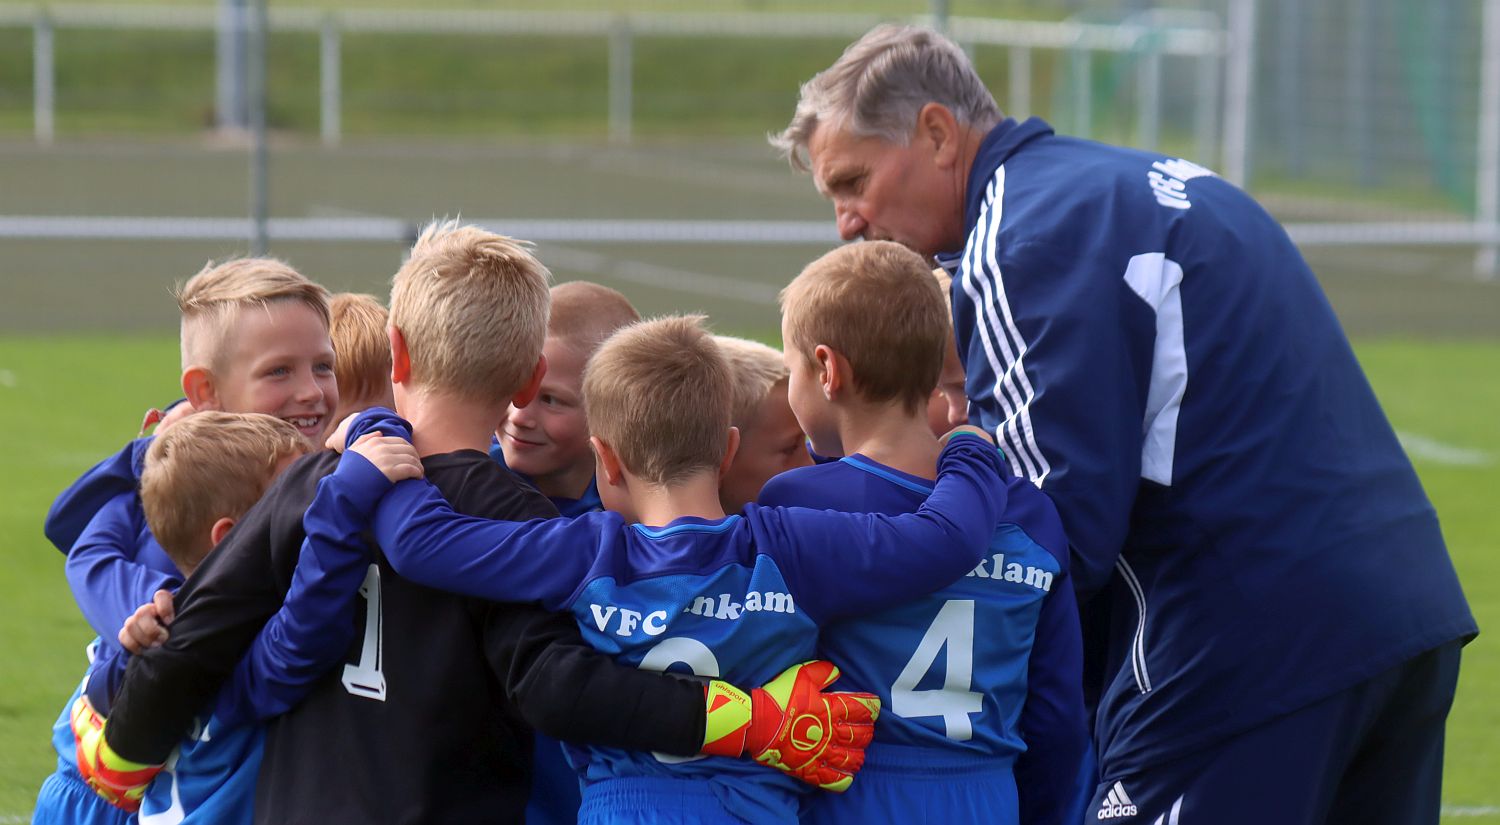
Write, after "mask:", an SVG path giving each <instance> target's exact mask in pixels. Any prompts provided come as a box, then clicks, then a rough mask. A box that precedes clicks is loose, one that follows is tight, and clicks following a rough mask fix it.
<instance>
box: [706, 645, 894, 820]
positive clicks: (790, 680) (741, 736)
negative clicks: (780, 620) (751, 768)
mask: <svg viewBox="0 0 1500 825" xmlns="http://www.w3.org/2000/svg"><path fill="white" fill-rule="evenodd" d="M837 678H839V669H838V668H837V667H834V665H833V663H832V662H823V661H816V662H803V663H802V664H800V665H795V666H793V667H790V668H787V669H786V670H784V671H782V673H781V675H779V676H777V677H776V678H775V679H773V680H771V682H770V683H768V684H767V685H765V686H764V687H759V688H756V689H754V690H752V691H750V692H749V693H746V692H745V691H742V690H740V689H739V688H737V687H735V686H734V685H731V684H729V683H728V682H722V681H719V680H718V679H715V680H713V681H711V682H709V683H708V685H707V687H706V693H707V701H708V705H707V708H708V719H707V724H706V726H705V731H706V732H705V735H704V737H703V738H704V744H703V753H706V754H710V755H713V756H739V755H740V754H742V753H749V754H750V756H751V758H753V759H755V761H757V762H760V763H762V764H765V765H770V766H771V767H773V768H775V769H777V770H779V771H781V772H783V773H786V774H790V775H792V776H795V777H797V778H798V779H800V780H802V781H803V782H806V783H808V784H810V785H816V786H818V787H820V788H823V789H824V790H829V791H834V792H836V793H837V792H842V791H845V790H847V789H848V788H849V785H850V783H852V782H853V781H854V774H856V773H858V772H859V769H860V766H862V765H864V763H865V747H866V746H867V745H869V744H870V739H871V737H873V736H874V735H875V719H876V718H877V717H878V716H880V699H879V698H877V697H876V696H875V694H873V693H837V692H832V691H830V692H827V693H824V692H823V689H824V688H826V687H828V686H829V685H830V684H833V681H834V680H835V679H837Z"/></svg>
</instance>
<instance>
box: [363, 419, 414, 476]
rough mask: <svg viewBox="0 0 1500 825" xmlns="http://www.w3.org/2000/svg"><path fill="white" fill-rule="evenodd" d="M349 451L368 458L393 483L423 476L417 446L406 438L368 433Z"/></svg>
mask: <svg viewBox="0 0 1500 825" xmlns="http://www.w3.org/2000/svg"><path fill="white" fill-rule="evenodd" d="M345 423H347V422H345ZM349 451H350V452H355V453H359V454H360V455H362V456H364V457H365V458H366V459H368V460H369V462H370V463H371V464H374V465H375V468H376V469H378V470H380V472H382V473H384V474H385V477H386V478H387V479H388V480H389V481H390V482H391V483H392V484H395V483H396V482H398V481H401V480H402V479H406V478H421V477H422V458H421V456H419V455H417V448H416V447H413V446H412V445H411V442H410V441H407V440H406V439H404V438H397V437H395V436H387V435H381V434H380V433H366V434H364V435H362V436H360V437H359V440H358V441H356V442H354V444H353V445H352V446H351V447H349Z"/></svg>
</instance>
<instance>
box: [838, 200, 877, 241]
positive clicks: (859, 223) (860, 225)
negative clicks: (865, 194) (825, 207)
mask: <svg viewBox="0 0 1500 825" xmlns="http://www.w3.org/2000/svg"><path fill="white" fill-rule="evenodd" d="M833 214H834V217H835V219H836V222H837V224H838V228H839V237H840V238H843V239H844V240H846V241H852V240H854V239H856V238H860V237H863V236H864V234H865V229H866V228H867V227H868V226H869V224H867V223H866V222H865V219H864V218H863V217H861V216H860V214H859V212H858V211H857V210H856V209H855V208H854V207H853V205H852V204H849V203H843V202H840V203H835V204H834V206H833Z"/></svg>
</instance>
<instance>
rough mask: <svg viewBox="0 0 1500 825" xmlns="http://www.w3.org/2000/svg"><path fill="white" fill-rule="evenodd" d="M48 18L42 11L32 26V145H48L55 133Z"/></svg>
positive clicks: (53, 71)
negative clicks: (33, 129)
mask: <svg viewBox="0 0 1500 825" xmlns="http://www.w3.org/2000/svg"><path fill="white" fill-rule="evenodd" d="M52 33H53V28H52V18H51V17H49V16H48V15H47V12H46V11H45V10H43V11H40V12H38V13H37V16H36V23H35V24H34V25H33V26H32V45H31V73H32V100H31V104H32V110H33V115H32V120H33V124H32V125H33V126H34V127H35V129H36V142H37V143H41V144H49V143H51V142H52V138H53V136H54V135H55V134H56V120H55V115H56V110H57V86H56V80H57V73H56V61H55V60H54V58H55V56H56V54H55V51H54V49H53V41H52Z"/></svg>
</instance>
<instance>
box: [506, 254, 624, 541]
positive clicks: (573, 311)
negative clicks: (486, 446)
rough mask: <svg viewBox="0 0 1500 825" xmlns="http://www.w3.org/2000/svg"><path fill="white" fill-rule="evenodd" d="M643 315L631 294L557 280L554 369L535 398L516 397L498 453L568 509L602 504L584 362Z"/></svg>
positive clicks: (550, 360) (548, 346)
mask: <svg viewBox="0 0 1500 825" xmlns="http://www.w3.org/2000/svg"><path fill="white" fill-rule="evenodd" d="M638 320H640V316H639V315H638V314H637V313H636V311H635V307H633V306H631V305H630V301H628V300H627V299H626V298H625V296H624V295H621V294H620V293H619V292H616V291H615V290H613V289H610V288H609V287H606V286H602V285H600V284H595V283H590V282H588V281H570V282H568V283H565V284H558V285H557V286H555V287H553V288H552V314H551V317H550V319H549V320H548V322H547V339H546V342H545V343H544V344H543V346H542V354H543V355H544V356H545V357H546V359H547V372H546V374H545V375H544V376H543V377H542V386H541V389H540V391H539V392H538V393H537V397H536V400H535V401H533V402H532V403H530V404H527V405H526V406H524V407H523V406H516V405H511V407H510V409H509V410H508V411H507V412H506V417H505V421H504V422H503V423H502V424H501V426H500V429H499V431H498V432H496V434H495V435H496V439H497V444H496V446H495V447H494V448H491V451H490V452H491V455H493V456H494V457H495V459H496V460H498V461H501V462H503V463H504V464H505V465H506V466H507V467H509V468H510V469H511V470H513V471H515V472H517V473H519V474H521V476H522V477H523V478H525V479H526V480H527V481H529V482H531V484H532V486H534V487H536V488H537V489H538V490H539V491H541V493H542V494H543V495H545V496H547V497H548V498H549V499H551V501H552V503H553V504H554V505H556V506H557V509H558V511H559V512H561V513H562V514H563V515H565V516H573V515H580V514H582V513H587V512H591V511H593V510H598V509H599V508H600V504H599V492H598V489H597V487H595V485H594V456H593V453H591V452H590V451H589V442H588V438H589V425H588V417H587V416H586V415H585V414H584V410H583V367H584V364H585V363H587V361H588V359H589V356H591V355H593V353H594V350H596V349H598V348H599V344H601V343H602V342H603V341H604V339H605V338H608V337H609V336H610V334H611V333H613V332H614V331H615V330H617V329H619V328H620V327H623V326H625V325H626V324H630V323H634V322H635V321H638Z"/></svg>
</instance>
